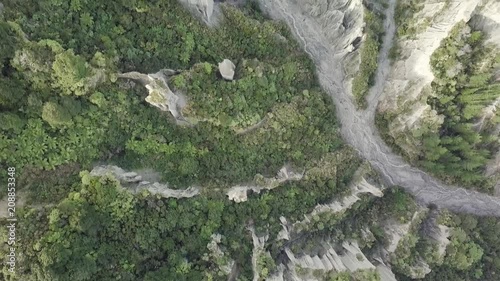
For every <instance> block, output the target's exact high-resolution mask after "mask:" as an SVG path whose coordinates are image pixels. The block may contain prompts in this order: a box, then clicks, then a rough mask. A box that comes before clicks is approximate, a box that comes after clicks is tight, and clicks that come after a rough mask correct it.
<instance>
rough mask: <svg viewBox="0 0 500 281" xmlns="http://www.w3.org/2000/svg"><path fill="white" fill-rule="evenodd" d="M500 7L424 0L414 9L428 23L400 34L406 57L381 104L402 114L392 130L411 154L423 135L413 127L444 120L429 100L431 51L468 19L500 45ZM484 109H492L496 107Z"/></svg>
mask: <svg viewBox="0 0 500 281" xmlns="http://www.w3.org/2000/svg"><path fill="white" fill-rule="evenodd" d="M403 1H404V0H403ZM499 11H500V3H499V2H498V1H495V0H467V1H459V0H454V1H444V0H442V1H425V4H424V8H423V10H422V11H421V12H419V13H417V14H416V15H414V19H415V20H417V19H424V18H425V19H426V21H427V24H426V25H425V26H427V27H426V28H424V29H423V31H422V32H421V33H420V34H417V35H416V37H415V38H403V39H400V40H399V46H400V52H401V57H400V58H399V59H398V60H397V61H395V62H394V65H393V66H392V69H391V72H390V73H389V76H388V78H387V80H386V81H385V88H384V96H385V98H384V99H383V100H382V102H381V103H380V106H379V110H380V111H381V112H383V113H391V114H394V115H397V116H396V117H395V118H394V119H393V120H391V122H390V124H389V125H388V131H389V133H390V135H391V136H392V137H393V138H394V139H396V140H397V145H398V146H400V147H401V148H402V149H403V150H404V151H405V152H406V153H407V154H408V155H409V156H410V158H414V157H416V154H417V153H418V151H420V146H421V143H420V138H419V137H414V136H413V133H412V132H415V131H416V130H418V129H419V128H430V129H431V131H436V132H437V131H438V130H439V126H440V125H441V124H442V123H443V120H444V119H443V116H439V115H437V112H436V111H434V110H433V109H432V108H431V107H430V106H429V105H428V104H427V97H428V96H429V95H430V94H431V90H430V85H431V82H432V81H433V80H434V74H433V73H432V70H431V65H430V58H431V56H432V54H433V53H434V51H436V49H437V48H438V47H439V46H440V44H441V41H442V40H443V39H445V38H446V37H447V36H448V35H449V34H450V31H451V30H452V28H453V27H454V26H455V25H456V24H458V23H460V22H462V21H463V22H468V21H469V20H470V21H471V23H472V25H473V26H475V27H476V28H478V29H480V30H482V31H484V32H485V33H486V34H487V40H486V42H488V43H495V44H497V45H498V46H500V32H498V30H500V14H499ZM429 23H430V24H429ZM459 67H460V66H459ZM485 110H486V111H488V112H491V107H489V108H486V109H485ZM490 115H491V114H490ZM482 121H484V119H483V120H482ZM482 121H481V120H480V121H479V122H480V123H481V124H482Z"/></svg>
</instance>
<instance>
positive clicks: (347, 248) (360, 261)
mask: <svg viewBox="0 0 500 281" xmlns="http://www.w3.org/2000/svg"><path fill="white" fill-rule="evenodd" d="M321 248H322V250H321V252H322V254H317V255H296V254H295V253H293V252H292V251H291V250H290V249H288V248H286V249H285V254H286V256H287V258H288V260H289V261H288V262H287V263H286V264H282V265H280V266H278V271H277V272H276V273H275V274H274V275H272V276H271V277H270V278H268V279H267V280H273V281H275V280H276V281H278V280H294V281H295V280H297V281H299V280H311V281H312V280H323V279H322V277H323V276H318V275H313V274H312V272H313V271H323V272H325V273H326V272H343V271H349V272H356V271H358V270H367V269H375V266H374V265H373V264H372V263H371V262H370V261H369V260H368V259H367V258H366V256H365V255H364V254H363V252H362V251H361V249H360V248H359V246H358V243H357V242H355V241H345V242H343V243H342V244H341V245H340V247H339V248H340V250H335V247H334V245H332V244H330V243H323V245H322V247H321Z"/></svg>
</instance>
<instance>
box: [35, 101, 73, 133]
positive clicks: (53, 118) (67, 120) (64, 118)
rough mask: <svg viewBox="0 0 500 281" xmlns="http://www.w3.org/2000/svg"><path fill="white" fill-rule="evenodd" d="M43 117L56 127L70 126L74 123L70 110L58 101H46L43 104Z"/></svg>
mask: <svg viewBox="0 0 500 281" xmlns="http://www.w3.org/2000/svg"><path fill="white" fill-rule="evenodd" d="M42 119H43V120H44V121H45V122H47V123H49V125H50V126H51V127H54V128H57V127H64V126H69V125H71V124H72V123H73V122H72V120H71V114H70V113H69V111H68V110H67V109H66V108H64V107H62V106H61V105H60V104H58V103H56V102H46V103H45V104H44V105H43V110H42Z"/></svg>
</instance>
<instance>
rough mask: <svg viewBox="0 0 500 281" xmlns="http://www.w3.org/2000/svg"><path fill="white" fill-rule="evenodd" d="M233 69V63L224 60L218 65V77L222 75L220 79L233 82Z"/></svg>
mask: <svg viewBox="0 0 500 281" xmlns="http://www.w3.org/2000/svg"><path fill="white" fill-rule="evenodd" d="M235 68H236V66H235V65H234V63H233V62H232V61H230V60H228V59H225V60H223V61H222V62H221V63H219V72H220V75H222V78H224V79H226V80H230V81H231V80H233V78H234V69H235Z"/></svg>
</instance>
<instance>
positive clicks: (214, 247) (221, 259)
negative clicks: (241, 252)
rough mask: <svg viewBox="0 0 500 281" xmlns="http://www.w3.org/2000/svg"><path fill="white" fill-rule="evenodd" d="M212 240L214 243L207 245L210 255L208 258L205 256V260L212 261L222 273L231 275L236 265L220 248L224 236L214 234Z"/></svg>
mask: <svg viewBox="0 0 500 281" xmlns="http://www.w3.org/2000/svg"><path fill="white" fill-rule="evenodd" d="M211 238H212V241H210V243H208V245H207V249H208V250H209V252H210V254H209V255H208V256H204V259H206V260H210V261H212V262H213V263H214V264H216V265H217V266H218V269H219V270H220V271H221V272H222V273H224V274H227V275H229V274H230V273H231V271H232V268H233V266H234V264H235V263H234V260H232V259H230V258H228V257H227V255H226V254H224V252H223V251H222V250H221V248H220V246H219V244H220V243H221V241H222V235H220V234H218V233H214V234H212V237H211Z"/></svg>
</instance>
